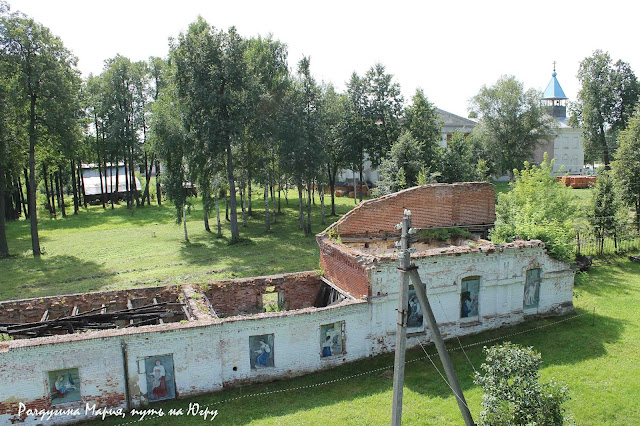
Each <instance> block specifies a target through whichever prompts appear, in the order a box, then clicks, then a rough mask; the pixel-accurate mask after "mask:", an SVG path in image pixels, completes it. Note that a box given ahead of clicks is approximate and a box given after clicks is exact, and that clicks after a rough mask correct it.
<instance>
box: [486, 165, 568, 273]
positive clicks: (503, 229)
mask: <svg viewBox="0 0 640 426" xmlns="http://www.w3.org/2000/svg"><path fill="white" fill-rule="evenodd" d="M552 170H553V161H552V162H551V163H550V162H549V159H548V156H547V154H546V153H545V156H544V160H543V161H542V163H541V164H540V166H539V167H538V166H535V165H530V164H529V163H527V162H525V167H524V169H522V170H520V171H518V170H514V171H513V173H514V181H513V182H512V183H511V191H509V192H507V193H501V194H499V195H498V202H497V204H496V222H495V228H494V229H493V230H492V232H491V241H493V242H494V243H504V242H508V241H513V240H515V239H524V240H533V239H538V240H542V241H543V242H544V243H545V245H546V247H547V251H548V253H549V254H550V255H551V256H553V257H555V258H557V259H560V260H564V261H571V260H572V259H573V256H574V243H573V239H574V237H575V233H574V230H573V219H574V216H575V211H576V209H575V208H574V206H573V203H574V197H573V194H572V193H571V188H568V187H566V186H564V185H563V184H562V183H561V182H556V180H555V178H554V176H553V175H552V174H551V172H552Z"/></svg>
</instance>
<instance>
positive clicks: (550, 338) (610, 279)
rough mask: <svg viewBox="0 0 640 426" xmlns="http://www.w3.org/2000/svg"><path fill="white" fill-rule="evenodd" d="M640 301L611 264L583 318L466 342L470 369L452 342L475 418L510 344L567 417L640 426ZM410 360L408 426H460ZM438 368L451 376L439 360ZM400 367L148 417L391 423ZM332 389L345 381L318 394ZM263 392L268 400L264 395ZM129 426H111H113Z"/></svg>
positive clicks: (305, 381)
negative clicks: (486, 380)
mask: <svg viewBox="0 0 640 426" xmlns="http://www.w3.org/2000/svg"><path fill="white" fill-rule="evenodd" d="M639 300H640V265H639V264H635V263H631V262H630V261H628V260H626V259H624V258H621V257H620V258H610V259H608V260H607V261H606V262H603V261H599V262H598V263H597V265H596V266H595V267H594V268H593V269H592V270H591V271H590V272H588V273H582V274H579V275H578V276H577V278H576V286H575V299H574V301H575V306H576V314H577V315H579V316H577V317H575V318H573V315H574V314H572V315H569V316H566V317H562V318H551V319H541V320H537V321H532V322H528V323H526V324H522V325H520V326H517V327H511V328H504V329H500V330H494V331H490V332H486V333H482V334H480V335H476V336H470V337H467V338H464V339H462V340H461V343H462V345H467V344H473V345H474V346H471V347H469V348H466V354H467V356H468V357H469V361H467V359H466V357H465V355H464V354H463V353H462V351H460V350H459V348H458V342H457V341H450V342H448V346H449V347H450V353H451V356H452V360H453V363H454V366H455V368H456V371H457V373H458V376H459V378H460V382H461V385H462V388H463V391H464V392H465V397H466V398H467V402H468V403H469V407H470V409H471V413H472V415H473V416H474V418H475V419H476V420H477V419H478V417H479V413H480V410H481V405H480V403H481V396H482V395H481V391H480V389H479V388H478V387H477V386H475V385H474V384H473V381H472V379H471V376H472V374H473V369H474V368H475V369H479V367H480V364H481V363H482V362H483V360H484V356H483V353H482V347H483V345H484V344H487V345H492V344H495V343H498V342H500V341H503V340H509V341H512V342H514V343H519V344H522V345H526V346H534V348H535V349H536V350H538V351H540V352H541V353H542V359H543V369H542V370H541V372H542V378H543V380H548V379H550V378H552V377H553V378H555V379H557V380H560V381H564V382H565V383H566V384H568V386H569V391H570V395H571V400H570V401H569V402H568V403H566V408H567V413H568V414H571V415H572V416H573V418H574V420H575V421H576V422H577V423H578V424H581V425H602V424H616V425H634V424H639V423H640V407H639V406H638V404H637V401H638V398H639V397H640V384H638V378H639V377H640V364H639V362H638V353H640V320H639V319H638V308H637V306H638V301H639ZM594 308H595V314H594V311H593V309H594ZM503 336H506V337H503ZM487 340H491V342H486V341H487ZM410 343H411V341H410ZM413 343H414V344H415V341H413ZM426 349H427V352H428V353H429V354H430V355H431V354H435V349H434V347H433V346H429V347H427V348H426ZM407 360H408V361H410V362H409V363H408V364H407V366H406V382H405V390H404V408H403V422H404V423H405V424H412V425H422V424H429V425H459V424H461V423H462V420H461V417H460V414H459V411H458V408H457V405H456V402H455V399H454V398H453V396H452V395H451V392H450V390H449V389H448V387H447V385H446V384H445V383H444V381H443V379H442V378H441V377H440V376H439V374H438V372H437V371H436V370H435V368H434V366H433V365H432V364H431V362H430V361H429V360H428V359H427V358H426V357H425V355H424V352H423V351H422V349H421V348H420V347H418V348H417V349H412V350H410V351H409V352H408V354H407ZM414 360H415V361H414ZM433 360H434V363H435V365H436V366H437V367H438V369H440V371H442V366H441V364H440V362H439V361H438V360H437V356H433ZM411 361H414V362H411ZM392 366H393V354H387V355H383V356H378V357H375V358H370V359H366V360H362V361H358V362H354V363H351V364H347V365H344V366H341V367H339V368H336V369H332V370H327V371H324V372H321V373H316V374H311V375H307V376H304V377H300V378H295V379H290V380H282V381H278V382H273V383H269V384H261V385H255V386H246V387H240V388H236V389H232V390H227V391H224V392H220V393H216V394H211V395H203V396H200V397H196V398H189V399H184V400H177V401H172V402H167V403H157V404H153V405H151V406H150V407H149V408H155V409H158V408H163V410H164V411H165V412H168V410H169V409H170V408H176V409H177V408H182V409H183V410H184V411H185V412H186V411H187V409H188V407H189V404H190V403H198V404H200V405H201V406H204V405H209V408H210V409H211V410H214V409H215V410H218V416H217V417H216V419H215V424H224V425H228V424H238V425H239V424H253V425H303V424H305V425H306V424H319V423H322V424H331V425H333V424H336V425H337V424H348V425H377V424H389V422H390V417H391V396H392V374H393V373H392V368H393V367H392ZM372 370H374V372H373V373H370V374H366V373H367V372H369V371H372ZM362 373H365V374H362ZM353 375H358V376H357V377H351V376H353ZM333 380H338V381H335V382H333V383H328V384H324V385H319V386H316V385H317V384H322V383H325V382H328V381H333ZM290 389H293V390H290ZM271 392H274V393H271ZM261 393H267V394H263V395H256V394H261ZM136 418H137V417H136ZM132 419H133V418H131V417H128V418H127V419H126V421H129V420H132ZM124 421H125V420H121V419H120V420H115V419H111V420H109V421H108V422H107V423H108V424H118V423H120V422H124ZM100 424H102V422H101V423H100ZM145 424H148V425H164V424H181V425H183V424H186V425H197V424H203V422H202V419H201V418H199V417H193V416H186V415H185V416H181V417H163V418H160V419H148V420H146V421H145Z"/></svg>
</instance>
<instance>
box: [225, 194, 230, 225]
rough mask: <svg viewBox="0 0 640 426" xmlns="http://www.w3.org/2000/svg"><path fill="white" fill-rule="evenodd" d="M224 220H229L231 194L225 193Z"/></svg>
mask: <svg viewBox="0 0 640 426" xmlns="http://www.w3.org/2000/svg"><path fill="white" fill-rule="evenodd" d="M224 220H226V221H227V222H229V194H227V193H226V192H225V193H224Z"/></svg>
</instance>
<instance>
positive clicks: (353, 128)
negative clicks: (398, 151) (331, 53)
mask: <svg viewBox="0 0 640 426" xmlns="http://www.w3.org/2000/svg"><path fill="white" fill-rule="evenodd" d="M347 97H348V100H349V101H348V102H347V108H346V113H345V119H346V126H345V136H346V140H345V142H346V145H347V155H346V160H347V162H348V164H349V166H350V167H351V168H352V170H357V171H358V172H359V175H360V190H359V191H356V190H355V188H354V191H355V192H356V193H359V194H360V195H359V196H360V201H362V195H363V192H362V182H363V180H364V176H363V171H364V163H365V161H366V160H367V159H368V160H369V161H370V162H371V164H372V166H373V167H377V166H378V165H380V162H381V161H382V157H383V156H384V155H385V154H386V153H387V152H388V151H389V149H391V145H393V143H394V142H395V140H396V139H397V138H398V136H400V131H401V125H400V117H401V115H402V106H403V102H404V99H403V98H402V95H401V94H400V85H399V84H398V83H396V82H394V81H393V75H391V74H387V73H386V72H385V68H384V66H383V65H382V64H376V65H374V66H373V67H371V68H370V69H369V71H367V73H366V74H365V76H364V77H359V76H358V75H357V74H356V73H355V72H354V73H353V74H352V75H351V79H350V80H349V82H348V83H347ZM354 201H355V200H354Z"/></svg>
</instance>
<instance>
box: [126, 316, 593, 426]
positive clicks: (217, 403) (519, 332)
mask: <svg viewBox="0 0 640 426" xmlns="http://www.w3.org/2000/svg"><path fill="white" fill-rule="evenodd" d="M588 314H590V312H589V311H586V312H583V313H581V314H576V315H573V316H570V317H567V318H563V319H561V320H558V321H553V322H551V323H548V324H543V325H540V326H538V327H534V328H531V329H527V330H521V331H517V332H514V333H509V334H506V335H504V336H499V337H494V338H491V339H486V340H482V341H479V342H474V343H470V344H467V345H461V346H460V349H461V350H464V348H471V347H475V346H480V345H485V344H487V343H492V342H496V341H498V340H504V339H507V338H510V337H513V336H519V335H522V334H526V333H529V332H532V331H536V330H540V329H543V328H548V327H552V326H554V325H557V324H561V323H564V322H567V321H571V320H573V319H576V318H580V317H582V316H585V315H588ZM416 340H418V343H419V344H420V346H421V347H422V343H421V342H420V340H419V339H418V337H417V336H416ZM425 343H427V342H425ZM456 350H458V348H457V347H453V348H450V349H448V351H456ZM423 351H424V352H425V356H421V357H417V358H414V359H412V360H409V361H405V365H406V364H411V363H414V362H417V361H421V360H424V359H428V358H430V357H432V356H436V355H437V353H432V354H429V353H427V352H426V349H425V348H424V347H423ZM390 368H393V365H387V366H384V367H379V368H375V369H373V370H368V371H363V372H362V373H356V374H351V375H349V376H343V377H339V378H337V379H333V380H327V381H324V382H320V383H314V384H311V385H305V386H297V387H293V388H285V389H276V390H272V391H266V392H257V393H251V394H246V395H240V396H236V397H233V398H227V399H223V400H221V401H216V402H212V403H210V404H205V405H201V407H202V408H208V407H211V406H215V405H220V404H224V403H227V402H232V401H237V400H240V399H245V398H253V397H260V396H264V395H273V394H278V393H284V392H293V391H301V390H306V389H313V388H316V387H320V386H326V385H330V384H333V383H338V382H342V381H345V380H351V379H355V378H358V377H362V376H366V375H368V374H373V373H377V372H380V371H384V370H389V369H390ZM447 385H448V382H447ZM157 418H159V416H155V417H144V419H141V420H140V419H139V420H132V421H129V422H125V423H118V426H125V425H131V424H135V423H140V422H143V421H146V420H152V419H157Z"/></svg>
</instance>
